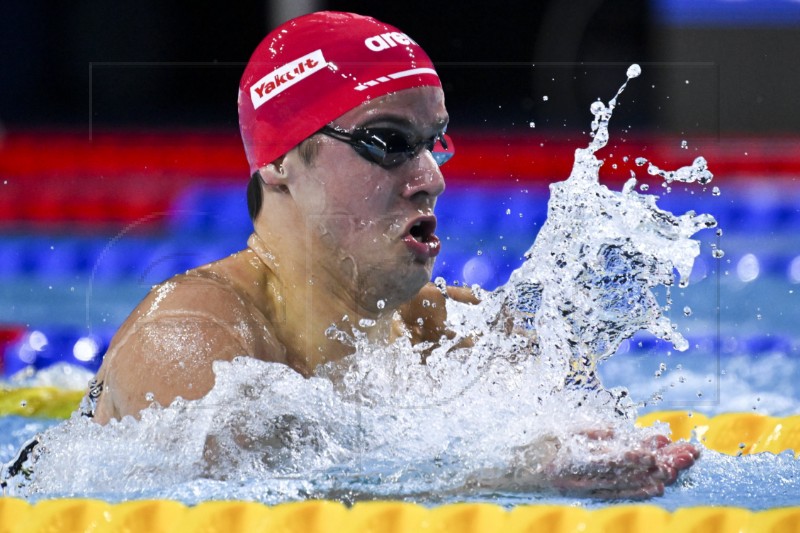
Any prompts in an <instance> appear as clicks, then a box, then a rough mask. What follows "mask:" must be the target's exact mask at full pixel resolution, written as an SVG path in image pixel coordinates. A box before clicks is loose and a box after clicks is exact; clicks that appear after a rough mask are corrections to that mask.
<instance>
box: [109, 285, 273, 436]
mask: <svg viewBox="0 0 800 533" xmlns="http://www.w3.org/2000/svg"><path fill="white" fill-rule="evenodd" d="M256 331H259V332H260V333H259V334H258V335H256V334H255V332H256ZM266 331H267V330H265V329H264V328H263V327H262V328H258V327H257V324H256V321H255V318H254V315H253V311H252V310H251V309H250V308H248V306H247V304H246V302H245V301H244V300H243V299H242V298H241V297H240V295H239V294H238V293H237V292H236V291H235V290H233V289H232V287H230V286H225V285H222V284H220V283H217V282H216V281H213V280H208V279H204V278H200V277H188V276H179V277H177V278H173V280H170V281H169V282H167V283H165V284H163V285H161V286H159V287H157V288H155V289H154V290H153V291H152V292H151V293H150V294H149V295H148V296H147V297H146V298H145V299H144V300H143V301H142V302H141V303H140V304H139V305H138V306H137V308H136V309H135V310H134V312H133V313H131V315H130V316H129V317H128V319H127V320H126V321H125V323H124V324H123V325H122V327H120V329H119V331H118V332H117V334H116V335H115V336H114V339H113V340H112V342H111V346H110V347H109V349H108V351H107V352H106V355H105V357H104V359H103V365H102V366H101V368H100V370H99V372H98V375H97V380H98V381H102V382H103V388H102V393H101V395H100V397H99V398H98V400H97V408H96V411H95V419H96V420H97V421H98V422H100V423H105V422H107V421H108V420H109V419H111V418H121V417H123V416H126V415H134V416H136V415H138V413H139V411H141V410H142V409H143V408H145V407H147V406H149V405H150V404H151V403H153V402H154V401H155V402H158V404H160V405H164V406H166V405H169V404H170V403H171V402H172V401H173V400H174V399H175V398H177V397H178V396H180V397H182V398H184V399H187V400H194V399H198V398H200V397H202V396H204V395H205V394H206V393H208V391H209V390H211V388H212V387H213V386H214V373H213V369H212V364H213V362H214V361H218V360H225V361H230V360H232V359H233V358H234V357H236V356H238V355H251V356H262V358H266V357H265V356H268V355H270V354H269V353H262V352H267V351H268V352H271V351H273V350H271V349H270V348H269V346H268V345H269V344H270V342H269V341H270V339H266V338H264V337H265V334H266Z"/></svg>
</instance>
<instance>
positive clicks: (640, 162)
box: [635, 157, 647, 167]
mask: <svg viewBox="0 0 800 533" xmlns="http://www.w3.org/2000/svg"><path fill="white" fill-rule="evenodd" d="M635 163H636V166H637V167H641V166H644V164H645V163H647V159H645V158H644V157H637V158H636V161H635Z"/></svg>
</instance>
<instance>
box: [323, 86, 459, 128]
mask: <svg viewBox="0 0 800 533" xmlns="http://www.w3.org/2000/svg"><path fill="white" fill-rule="evenodd" d="M383 117H387V118H388V117H392V118H394V119H397V120H400V121H402V122H407V123H409V124H410V125H412V126H415V127H417V128H420V129H430V128H437V127H438V128H440V127H442V126H444V125H446V124H447V120H448V116H447V110H446V109H445V106H444V93H443V92H442V90H441V89H440V88H439V87H415V88H413V89H405V90H403V91H398V92H396V93H391V94H387V95H385V96H381V97H380V98H375V99H374V100H370V101H368V102H364V103H363V104H361V105H360V106H358V107H356V108H355V109H351V110H350V111H348V112H347V113H345V114H344V115H342V116H341V117H339V119H338V120H336V123H337V124H338V125H340V126H343V127H345V128H347V127H352V126H356V125H358V124H362V123H364V122H367V121H373V120H379V119H381V118H383Z"/></svg>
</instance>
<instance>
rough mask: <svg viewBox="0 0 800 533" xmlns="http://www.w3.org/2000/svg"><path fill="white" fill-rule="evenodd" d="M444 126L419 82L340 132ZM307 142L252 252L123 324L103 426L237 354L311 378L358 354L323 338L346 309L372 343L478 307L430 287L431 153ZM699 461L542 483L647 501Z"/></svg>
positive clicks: (268, 195)
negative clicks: (462, 305)
mask: <svg viewBox="0 0 800 533" xmlns="http://www.w3.org/2000/svg"><path fill="white" fill-rule="evenodd" d="M447 120H448V117H447V112H446V110H445V106H444V95H443V93H442V91H441V90H440V89H438V88H433V87H423V88H417V89H408V90H405V91H400V92H398V93H394V94H391V95H387V96H384V97H382V98H378V99H375V100H372V101H370V102H367V103H365V104H363V105H362V106H360V107H358V108H356V109H353V110H351V111H349V112H348V113H346V114H344V115H343V116H341V117H339V119H337V120H336V121H334V124H335V125H336V126H337V127H338V128H340V129H342V130H345V131H352V129H353V128H356V127H363V126H373V127H378V126H384V127H385V126H391V127H395V128H398V129H400V130H401V131H404V132H406V133H407V134H408V135H409V136H410V138H412V139H414V140H421V139H426V138H429V137H431V136H434V135H436V134H438V133H440V132H441V131H442V130H443V129H444V127H445V126H446V124H447ZM307 142H310V143H315V144H316V146H315V150H316V155H315V157H314V158H313V162H312V163H311V164H308V163H307V162H306V161H304V160H303V158H301V157H300V154H299V151H298V149H297V148H295V149H293V150H291V151H290V152H288V153H287V154H286V155H285V156H283V157H281V158H280V159H278V160H277V161H275V162H274V164H270V165H267V166H265V167H263V168H262V169H261V170H260V175H261V178H262V182H263V183H262V193H263V194H262V196H263V199H264V202H263V206H262V208H261V211H260V212H259V214H258V216H257V218H256V220H255V221H254V229H255V232H254V235H253V236H251V238H250V240H249V241H248V248H247V249H245V250H242V251H241V252H238V253H236V254H234V255H232V256H230V257H227V258H225V259H222V260H220V261H217V262H215V263H211V264H209V265H205V266H202V267H199V268H197V269H195V270H192V271H190V272H188V273H186V274H184V275H180V276H176V277H175V278H173V279H171V280H169V281H168V282H165V283H164V284H162V286H160V287H157V288H155V289H154V290H153V291H152V292H151V293H150V294H149V295H148V296H147V297H146V298H145V299H144V300H143V301H142V302H141V303H140V304H139V305H138V306H137V308H136V309H135V310H134V311H133V313H132V314H131V315H130V317H128V319H127V320H126V321H125V323H124V324H123V325H122V327H121V328H120V330H119V331H118V332H117V334H116V335H115V337H114V339H113V341H112V344H111V346H110V348H109V350H108V352H107V354H106V356H105V359H104V361H103V365H102V367H101V368H100V370H99V372H98V380H100V381H102V382H103V384H104V388H103V393H102V394H101V396H100V398H99V400H98V404H97V410H96V415H95V419H96V420H97V421H98V422H100V423H106V422H108V421H109V420H111V419H113V418H116V419H119V418H122V417H123V416H127V415H131V416H138V413H139V411H141V410H142V409H144V408H145V407H147V406H148V405H150V404H151V403H152V402H153V401H155V402H158V403H159V404H161V405H168V404H169V403H171V402H172V400H174V399H175V398H176V397H178V396H180V397H182V398H184V399H187V400H192V399H198V398H200V397H202V396H204V395H205V394H206V393H208V391H209V390H210V389H211V388H212V387H213V385H214V374H213V370H212V364H213V363H214V362H215V361H230V360H232V359H233V358H235V357H237V356H240V355H249V356H251V357H255V358H257V359H260V360H263V361H270V362H279V363H283V364H286V365H288V366H290V367H291V368H293V369H295V370H296V371H297V372H299V373H301V374H303V375H305V376H309V375H311V374H312V373H313V371H314V369H315V368H316V367H317V366H318V365H320V364H323V363H325V362H327V361H330V360H335V359H338V358H341V357H343V356H345V355H347V354H348V353H349V352H348V348H347V347H346V346H343V345H342V344H341V343H339V342H337V341H335V340H332V339H329V338H328V337H327V336H326V334H325V331H326V329H328V327H329V326H330V325H331V324H338V325H340V326H341V325H343V322H342V317H344V316H345V315H346V316H347V317H348V318H349V324H351V325H352V324H357V323H358V322H359V320H360V319H362V318H367V319H370V320H374V321H375V323H376V325H375V326H374V327H371V328H370V329H369V331H368V334H369V335H370V336H372V337H373V338H374V339H375V340H376V341H384V342H385V341H387V340H388V341H390V342H391V341H392V340H393V339H395V338H397V337H398V336H399V335H403V334H409V335H410V336H411V338H412V341H413V342H420V341H432V342H435V341H437V340H438V339H440V338H441V335H443V334H447V333H448V332H447V330H446V328H445V325H444V322H445V318H446V316H445V298H448V297H449V298H454V299H457V300H459V301H468V302H473V303H474V301H475V300H474V297H473V296H472V295H471V293H470V292H469V291H467V290H464V289H460V288H449V289H448V290H447V294H442V293H441V292H440V291H439V290H438V289H437V288H436V287H434V286H433V285H432V284H430V283H429V280H430V277H431V273H432V269H433V263H434V259H435V256H436V254H437V253H438V239H437V238H436V237H435V216H434V215H433V210H434V207H435V204H436V200H437V198H438V196H439V195H440V194H441V193H442V192H443V191H444V188H445V183H444V178H443V176H442V174H441V171H440V169H439V167H438V166H437V165H436V163H435V161H434V160H433V157H432V156H431V154H430V152H428V151H427V150H422V151H420V152H419V153H418V154H417V155H416V157H414V158H412V159H411V160H409V161H407V162H405V163H403V164H402V165H400V166H397V167H395V168H390V169H386V168H382V167H380V166H379V165H376V164H374V163H372V162H369V161H367V160H365V159H364V158H362V157H361V156H359V155H358V154H357V153H356V152H355V151H354V150H353V148H352V147H351V146H349V145H348V144H346V143H343V142H341V141H338V140H336V139H332V138H329V137H326V136H323V135H315V136H313V137H312V138H311V139H310V140H308V141H307ZM414 226H417V228H416V229H412V228H414ZM412 232H415V235H412ZM426 300H427V301H428V302H433V303H435V304H436V305H435V306H431V305H423V302H424V301H426ZM396 311H397V313H396ZM419 319H422V325H420V323H419V322H418V321H419ZM595 437H597V438H598V439H603V438H613V436H610V435H604V434H603V433H602V432H600V433H598V434H597V435H595ZM696 457H697V452H696V450H695V449H694V448H693V447H692V446H691V445H688V444H671V443H668V441H667V440H666V437H664V438H663V439H659V440H658V441H657V442H655V441H654V442H648V443H643V444H642V446H640V447H638V448H637V449H636V450H632V451H631V452H630V455H629V456H627V457H626V460H625V461H624V462H622V463H620V464H618V465H611V466H613V467H614V468H613V470H614V472H616V474H615V475H613V476H609V475H608V471H609V465H608V464H602V465H601V464H597V465H595V466H596V467H597V468H595V469H594V471H593V470H592V469H591V468H589V469H588V470H585V471H581V472H579V473H578V474H572V473H570V472H569V471H559V470H558V469H557V468H555V467H553V468H551V469H550V470H549V471H547V478H548V479H547V480H545V481H546V483H547V484H549V485H550V486H551V487H554V488H556V489H559V490H563V491H565V492H570V493H580V494H588V495H596V496H603V497H634V496H636V497H642V496H650V495H653V494H660V493H661V492H663V489H664V485H668V484H670V483H672V482H674V481H675V479H676V477H677V473H678V472H680V471H681V470H684V469H685V468H688V467H689V466H691V464H692V463H693V462H694V459H695V458H696ZM588 464H590V465H591V464H592V463H591V461H590V462H589V463H588Z"/></svg>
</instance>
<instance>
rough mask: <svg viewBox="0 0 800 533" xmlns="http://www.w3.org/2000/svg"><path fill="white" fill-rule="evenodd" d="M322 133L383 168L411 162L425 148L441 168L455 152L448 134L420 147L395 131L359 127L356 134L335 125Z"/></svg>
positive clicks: (440, 135)
mask: <svg viewBox="0 0 800 533" xmlns="http://www.w3.org/2000/svg"><path fill="white" fill-rule="evenodd" d="M318 133H321V134H323V135H327V136H328V137H332V138H334V139H336V140H337V141H342V142H345V143H347V144H349V145H350V146H352V147H353V150H355V151H356V153H357V154H358V155H360V156H361V157H363V158H364V159H366V160H367V161H369V162H371V163H375V164H376V165H380V166H382V167H383V168H394V167H397V166H400V165H402V164H403V163H405V162H406V161H410V160H411V159H413V158H414V157H416V156H417V154H418V153H419V152H420V150H422V149H423V148H424V149H425V150H428V151H430V153H431V155H432V156H433V159H434V161H436V164H437V165H439V166H442V165H444V164H445V163H446V162H447V161H448V160H449V159H450V158H451V157H453V154H454V153H455V150H454V149H453V144H452V141H450V138H449V137H448V136H447V135H445V134H444V132H442V133H439V134H437V135H434V136H433V137H431V138H430V139H425V140H423V141H420V142H418V143H416V144H412V143H411V141H409V139H408V136H407V134H405V133H403V132H402V131H400V130H398V129H395V128H356V129H354V130H353V131H352V132H349V133H348V132H346V131H342V130H340V129H337V128H335V127H332V126H323V127H322V129H320V130H319V132H318Z"/></svg>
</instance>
